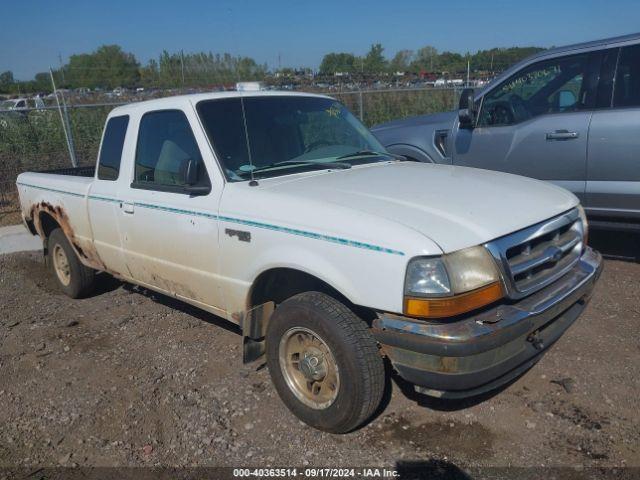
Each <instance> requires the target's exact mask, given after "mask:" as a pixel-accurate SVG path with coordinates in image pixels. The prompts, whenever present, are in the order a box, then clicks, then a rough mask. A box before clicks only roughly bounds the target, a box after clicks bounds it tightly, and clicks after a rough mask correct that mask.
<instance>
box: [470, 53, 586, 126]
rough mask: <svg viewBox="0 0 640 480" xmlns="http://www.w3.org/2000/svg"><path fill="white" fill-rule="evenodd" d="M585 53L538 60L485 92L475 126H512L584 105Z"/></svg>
mask: <svg viewBox="0 0 640 480" xmlns="http://www.w3.org/2000/svg"><path fill="white" fill-rule="evenodd" d="M587 66H588V55H586V54H585V55H574V56H570V57H562V58H555V59H552V60H547V61H544V62H539V63H536V64H534V65H531V66H529V67H526V68H525V69H523V70H521V71H519V72H518V73H516V74H515V75H513V76H512V77H511V78H509V79H508V80H507V81H505V82H504V83H502V85H500V86H499V87H497V88H496V89H494V90H492V91H491V92H489V93H487V95H485V97H484V100H483V102H482V111H481V112H480V119H479V125H483V126H488V125H513V124H516V123H520V122H523V121H525V120H528V119H530V118H534V117H537V116H539V115H544V114H547V113H562V112H573V111H577V110H581V109H583V108H586V107H587V106H588V104H589V101H590V99H588V98H587V95H588V92H587V89H586V88H585V86H584V84H585V82H584V79H585V77H586V71H587Z"/></svg>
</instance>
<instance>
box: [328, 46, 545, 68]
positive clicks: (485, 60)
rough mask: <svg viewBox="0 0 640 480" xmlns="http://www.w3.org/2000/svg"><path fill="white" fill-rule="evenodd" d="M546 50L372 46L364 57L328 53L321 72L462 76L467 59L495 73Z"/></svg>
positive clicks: (529, 48) (531, 48)
mask: <svg viewBox="0 0 640 480" xmlns="http://www.w3.org/2000/svg"><path fill="white" fill-rule="evenodd" d="M542 50H544V49H543V48H540V47H511V48H492V49H490V50H479V51H477V52H476V53H473V54H471V53H466V54H464V55H463V54H460V53H455V52H448V51H444V52H438V50H437V49H436V48H435V47H431V46H426V47H423V48H420V49H419V50H417V51H413V50H400V51H398V52H397V53H396V54H395V55H394V56H393V57H392V58H390V59H387V58H386V57H385V56H384V53H383V52H384V47H383V46H382V45H381V44H379V43H376V44H373V45H371V48H370V49H369V51H368V52H367V53H366V55H364V56H357V55H354V54H352V53H328V54H327V55H325V56H324V58H323V59H322V63H321V64H320V69H319V71H320V73H321V74H324V75H329V74H335V73H338V72H339V73H349V74H358V73H363V74H379V73H396V72H404V73H415V74H420V73H423V74H431V75H436V76H442V75H444V76H447V75H449V76H450V75H460V74H463V73H465V72H466V71H467V62H468V63H469V66H470V69H471V71H472V72H474V73H476V74H477V73H482V74H485V75H487V74H488V75H492V74H495V73H497V72H501V71H502V70H505V69H506V68H507V67H509V66H511V65H513V64H514V63H516V62H518V61H520V60H522V59H523V58H526V57H528V56H529V55H532V54H534V53H537V52H540V51H542Z"/></svg>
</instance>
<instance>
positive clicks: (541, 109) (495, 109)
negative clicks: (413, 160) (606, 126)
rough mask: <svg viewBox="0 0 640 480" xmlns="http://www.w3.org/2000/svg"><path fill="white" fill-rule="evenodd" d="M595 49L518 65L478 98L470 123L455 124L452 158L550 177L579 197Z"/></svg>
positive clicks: (583, 176) (471, 164)
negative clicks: (519, 67)
mask: <svg viewBox="0 0 640 480" xmlns="http://www.w3.org/2000/svg"><path fill="white" fill-rule="evenodd" d="M598 59H599V55H595V56H594V55H593V54H580V55H572V56H567V57H559V58H555V59H552V60H545V61H541V62H538V63H535V64H533V65H529V66H527V67H524V68H523V69H522V70H520V71H518V72H517V73H515V74H514V75H512V76H511V77H509V78H508V79H507V80H505V81H504V82H502V83H501V84H500V85H498V86H497V87H496V88H494V89H493V90H491V91H489V92H487V93H486V94H485V96H484V97H483V98H482V100H481V102H480V112H479V115H478V120H477V125H476V128H473V129H463V128H459V127H456V128H458V130H457V131H456V132H455V135H454V138H455V141H454V142H453V155H452V156H453V163H454V164H456V165H464V166H469V167H476V168H484V169H488V170H497V171H501V172H507V173H513V174H517V175H524V176H527V177H533V178H537V179H540V180H547V181H551V182H553V183H555V184H557V185H559V186H561V187H564V188H566V189H568V190H570V191H571V192H573V193H574V194H575V195H577V196H578V197H579V198H580V200H581V201H582V200H583V199H584V194H585V186H586V164H587V139H588V138H587V137H588V135H587V134H588V131H589V122H590V120H591V114H592V112H591V109H592V106H591V104H592V101H593V97H594V96H595V87H596V85H595V82H597V75H596V76H594V75H592V74H591V73H589V72H590V71H591V70H592V69H593V70H594V71H595V70H596V67H597V65H596V63H597V61H598Z"/></svg>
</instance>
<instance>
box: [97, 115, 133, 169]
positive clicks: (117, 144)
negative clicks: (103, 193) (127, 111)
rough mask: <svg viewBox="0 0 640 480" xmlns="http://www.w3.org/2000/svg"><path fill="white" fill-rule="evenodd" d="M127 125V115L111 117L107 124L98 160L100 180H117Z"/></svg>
mask: <svg viewBox="0 0 640 480" xmlns="http://www.w3.org/2000/svg"><path fill="white" fill-rule="evenodd" d="M127 125H129V116H128V115H123V116H120V117H111V118H110V119H109V121H108V122H107V127H106V128H105V131H104V138H103V139H102V146H101V147H100V159H99V160H98V178H99V179H100V180H117V179H118V175H119V174H120V162H121V161H122V147H123V146H124V137H125V135H126V133H127Z"/></svg>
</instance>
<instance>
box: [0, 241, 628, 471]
mask: <svg viewBox="0 0 640 480" xmlns="http://www.w3.org/2000/svg"><path fill="white" fill-rule="evenodd" d="M612 235H617V234H606V235H600V236H598V235H592V238H593V243H595V244H596V246H597V247H598V248H600V249H601V250H604V251H605V253H606V254H608V258H607V260H606V264H605V270H604V273H603V276H602V277H601V280H600V283H599V285H598V286H597V289H596V292H595V295H594V298H593V300H592V302H591V304H590V306H589V307H588V309H587V311H586V312H585V314H584V315H583V317H582V318H580V319H579V320H578V322H577V323H576V324H575V325H574V326H573V327H572V328H571V329H570V330H569V331H568V332H567V333H566V334H565V336H564V337H563V338H562V339H561V340H560V341H559V342H558V343H557V344H556V345H555V346H554V347H553V348H552V349H551V350H550V351H549V352H548V353H547V355H546V356H545V357H544V358H543V359H542V361H541V362H539V363H538V364H537V365H536V366H535V367H534V368H533V369H531V370H530V371H529V372H527V373H526V374H525V375H524V376H523V377H521V378H520V379H518V380H517V381H515V382H514V383H512V384H511V385H509V386H508V387H506V388H504V389H502V390H501V391H499V392H496V393H494V394H491V395H486V396H484V397H482V398H479V399H474V400H472V401H457V402H452V401H446V402H445V401H438V400H435V399H429V398H427V397H421V396H417V395H415V394H408V393H406V392H404V391H403V389H401V388H400V386H402V384H401V383H400V384H399V383H398V382H396V381H394V382H392V384H391V392H390V395H389V397H390V398H388V400H387V402H386V408H385V409H384V411H382V412H381V413H380V414H379V415H378V416H377V417H376V418H374V419H373V420H372V421H371V422H370V423H369V424H368V425H367V426H365V427H364V428H362V429H360V430H358V431H356V432H353V433H351V434H348V435H331V434H325V433H321V432H318V431H316V430H314V429H312V428H309V427H307V426H305V425H304V424H302V423H301V422H300V421H298V420H297V419H296V418H294V417H293V416H292V415H291V414H290V413H289V412H288V410H287V409H286V408H285V406H284V405H283V404H282V403H281V402H280V400H279V398H278V396H277V394H276V392H275V390H274V388H273V387H272V385H271V383H270V380H269V375H268V372H267V370H266V368H261V367H260V366H258V365H252V366H249V367H245V366H243V365H242V363H241V348H240V336H239V332H238V331H237V330H236V329H235V328H234V327H232V326H229V325H228V324H226V323H225V322H224V321H223V320H221V319H219V318H217V317H214V316H212V315H209V314H206V313H202V312H199V311H197V310H195V309H192V308H191V307H188V306H185V305H183V304H180V303H178V302H176V301H173V300H171V299H169V298H167V297H163V296H160V295H157V294H154V293H150V292H147V291H144V290H139V289H137V288H134V287H131V286H129V285H125V284H122V283H120V282H118V281H115V280H113V279H111V278H109V277H106V276H105V277H103V278H102V279H101V280H100V288H99V291H98V292H96V294H94V295H93V296H92V297H91V298H88V299H84V300H70V299H68V298H67V297H65V296H63V295H62V294H60V293H58V291H57V290H56V289H55V286H54V285H53V284H52V282H51V281H50V280H49V278H50V277H49V275H48V272H47V271H46V269H45V268H44V265H43V261H42V258H41V255H40V254H39V253H20V254H12V255H5V256H1V257H0V307H1V311H0V342H1V345H0V405H1V408H0V467H2V466H4V467H28V468H35V467H39V466H57V465H61V466H75V465H78V466H115V465H118V466H122V465H127V466H151V465H170V466H206V465H208V466H211V465H218V466H219V465H226V466H257V467H266V466H299V467H302V466H329V467H347V466H351V467H353V466H372V465H376V466H385V467H391V468H393V467H394V466H398V465H402V464H407V465H411V464H412V462H418V463H417V464H418V465H431V466H433V465H436V466H438V468H451V469H457V468H465V469H468V468H475V467H488V466H528V467H534V466H535V467H541V466H571V467H597V468H603V469H606V468H608V467H625V466H636V467H640V398H639V397H640V396H639V392H640V321H639V320H640V305H639V302H638V298H640V265H639V264H638V263H636V262H635V260H634V259H633V258H630V257H632V256H633V253H634V252H635V251H637V250H638V249H637V247H638V246H640V241H638V239H637V238H635V237H630V236H627V237H624V236H619V237H616V241H615V242H612V241H610V240H609V239H610V238H613V237H612ZM618 240H620V241H618ZM420 462H422V463H420Z"/></svg>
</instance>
